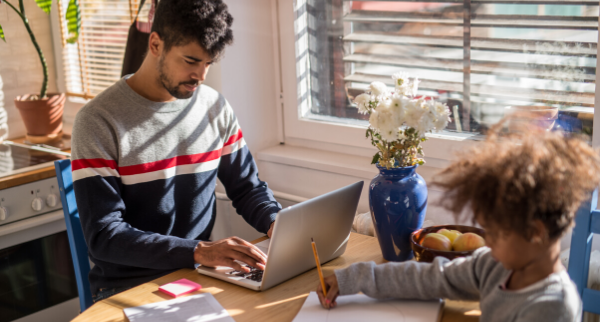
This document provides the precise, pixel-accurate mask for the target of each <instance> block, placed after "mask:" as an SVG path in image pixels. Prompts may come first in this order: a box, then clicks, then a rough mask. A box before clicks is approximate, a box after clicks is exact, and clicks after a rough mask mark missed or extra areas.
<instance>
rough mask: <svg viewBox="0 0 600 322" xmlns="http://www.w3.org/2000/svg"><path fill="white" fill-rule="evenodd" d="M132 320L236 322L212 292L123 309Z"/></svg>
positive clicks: (145, 321)
mask: <svg viewBox="0 0 600 322" xmlns="http://www.w3.org/2000/svg"><path fill="white" fill-rule="evenodd" d="M123 311H124V312H125V315H126V316H127V318H128V319H129V321H130V322H138V321H144V322H165V321H169V322H171V321H173V322H177V321H182V322H235V321H234V320H233V319H232V318H231V316H229V313H227V311H226V310H225V309H224V308H223V307H222V306H221V304H219V302H217V300H216V299H215V298H214V296H212V294H210V293H203V294H197V295H192V296H187V297H181V298H176V299H173V300H169V301H163V302H158V303H151V304H146V305H142V306H137V307H130V308H127V309H124V310H123Z"/></svg>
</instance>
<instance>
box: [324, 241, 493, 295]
mask: <svg viewBox="0 0 600 322" xmlns="http://www.w3.org/2000/svg"><path fill="white" fill-rule="evenodd" d="M488 251H489V249H487V248H485V249H481V250H478V251H477V252H475V254H473V256H470V257H466V258H459V259H455V260H454V261H449V260H447V259H445V258H441V257H437V258H436V259H435V260H434V261H433V263H431V264H428V263H417V262H412V261H411V262H404V263H386V264H382V265H375V263H374V262H368V263H356V264H353V265H351V266H350V267H348V268H346V269H341V270H336V271H335V275H336V278H337V284H338V287H339V294H340V295H346V294H354V293H358V292H363V293H365V294H366V295H368V296H370V297H374V298H391V297H394V298H410V299H422V300H427V299H434V298H449V299H461V300H478V299H479V296H480V293H479V287H480V276H478V275H479V274H478V273H477V272H478V271H481V269H483V267H481V266H482V265H483V266H485V265H489V264H491V263H489V262H488V261H480V260H479V259H480V257H481V254H484V253H486V252H488Z"/></svg>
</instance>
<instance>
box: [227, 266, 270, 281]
mask: <svg viewBox="0 0 600 322" xmlns="http://www.w3.org/2000/svg"><path fill="white" fill-rule="evenodd" d="M244 266H245V267H247V268H249V269H250V272H249V273H246V272H242V271H231V272H229V273H227V274H229V275H233V276H239V277H243V278H246V279H249V280H252V281H255V282H259V283H260V282H262V278H263V272H264V271H263V270H261V269H258V268H254V267H250V266H248V265H244Z"/></svg>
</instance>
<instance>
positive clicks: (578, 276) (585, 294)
mask: <svg viewBox="0 0 600 322" xmlns="http://www.w3.org/2000/svg"><path fill="white" fill-rule="evenodd" d="M597 205H598V190H597V189H596V191H594V193H593V194H592V199H591V200H590V201H587V202H585V203H584V204H583V205H582V206H581V207H580V208H579V210H578V211H577V215H576V217H575V227H574V228H573V236H572V237H571V253H570V255H569V269H568V271H569V276H570V277H571V279H572V280H573V282H575V285H577V291H579V296H581V301H582V302H583V310H584V311H587V312H592V313H596V314H600V291H597V290H592V289H589V288H587V282H588V273H589V268H590V254H591V252H592V240H593V238H592V236H593V235H594V234H600V211H598V210H596V206H597Z"/></svg>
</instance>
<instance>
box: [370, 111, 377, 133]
mask: <svg viewBox="0 0 600 322" xmlns="http://www.w3.org/2000/svg"><path fill="white" fill-rule="evenodd" d="M378 114H379V113H377V111H376V110H373V111H371V115H369V124H371V127H373V128H374V129H375V130H377V131H378V129H379V122H378V120H379V118H378V117H379V116H378Z"/></svg>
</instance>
